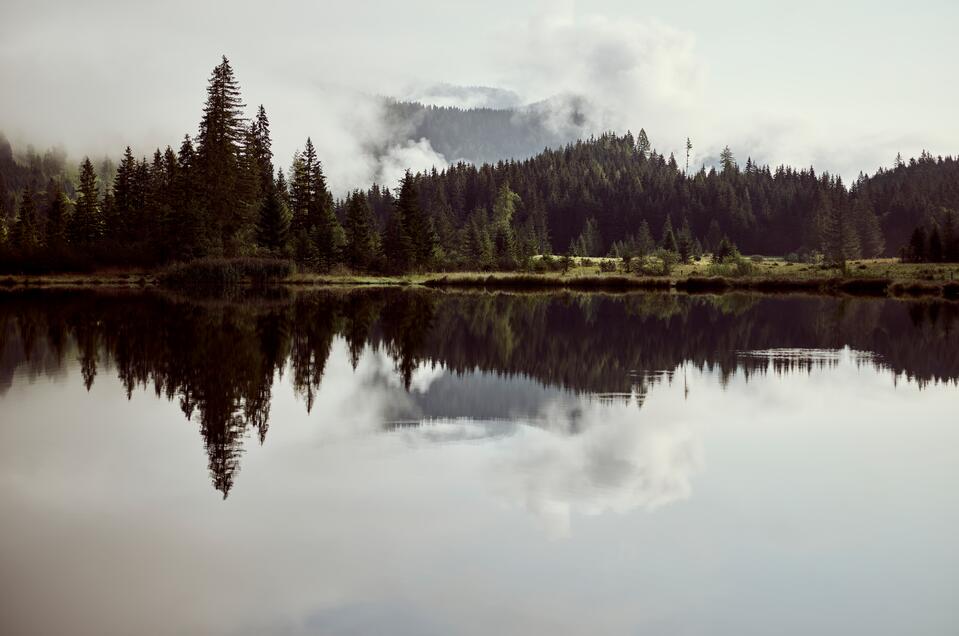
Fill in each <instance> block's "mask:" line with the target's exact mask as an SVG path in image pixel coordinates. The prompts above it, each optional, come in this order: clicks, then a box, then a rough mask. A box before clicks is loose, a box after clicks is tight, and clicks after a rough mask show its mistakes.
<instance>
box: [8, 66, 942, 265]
mask: <svg viewBox="0 0 959 636" xmlns="http://www.w3.org/2000/svg"><path fill="white" fill-rule="evenodd" d="M398 106H399V105H397V107H398ZM244 110H245V104H244V103H243V101H242V98H241V96H240V88H239V84H238V82H237V80H236V77H235V75H234V72H233V69H232V67H231V65H230V63H229V61H228V60H227V59H226V58H225V57H224V58H223V59H222V61H221V63H220V64H218V65H217V66H216V67H215V68H214V70H213V73H212V74H211V77H210V79H209V83H208V86H207V91H206V101H205V104H204V108H203V113H202V116H201V119H200V123H199V129H198V133H197V134H196V135H195V136H194V137H191V136H189V135H186V136H184V138H183V140H182V141H181V143H180V144H179V146H178V147H177V148H176V149H174V148H172V147H169V146H168V147H167V148H166V149H164V150H160V149H157V150H156V152H154V153H153V156H152V157H151V158H149V159H148V158H146V157H143V158H139V159H138V158H137V157H135V156H134V155H133V153H132V151H131V150H130V148H127V149H126V151H125V152H124V153H123V156H122V158H121V159H120V161H119V163H118V164H117V165H116V166H113V165H112V163H111V162H109V161H104V162H102V163H100V164H99V165H94V163H93V161H91V160H90V159H89V158H84V160H83V161H82V162H81V163H80V165H79V169H78V170H77V172H76V175H75V176H74V175H72V174H68V173H69V170H68V168H67V166H66V165H65V156H64V155H63V153H62V152H57V151H51V152H48V153H46V154H44V155H42V156H41V155H39V154H37V153H35V152H33V153H29V152H28V157H27V161H26V162H25V165H24V162H20V161H17V160H16V159H14V158H13V155H12V152H11V151H10V149H9V144H5V141H4V140H0V266H2V267H4V268H6V269H8V270H9V269H20V270H24V269H31V268H33V269H57V268H60V269H69V268H71V267H78V266H82V265H84V264H85V265H87V266H90V265H137V266H153V265H157V264H162V263H167V262H170V261H182V260H189V259H193V258H197V257H203V256H237V255H261V256H272V257H278V258H292V259H295V260H296V261H297V262H298V263H299V264H300V265H301V266H302V267H306V268H311V269H315V270H318V271H327V270H330V269H332V268H334V267H339V266H345V267H348V268H350V269H352V270H355V271H381V272H391V273H398V272H409V271H424V270H431V269H481V270H492V269H529V268H532V267H534V266H536V265H537V263H539V264H540V265H541V264H542V261H541V260H539V259H536V258H534V257H535V256H536V255H541V254H553V253H556V254H566V255H577V256H605V255H612V256H616V257H621V258H624V259H626V261H627V262H628V261H629V259H630V258H632V257H634V256H638V257H643V256H647V255H650V254H653V253H657V254H660V255H661V256H662V257H663V259H664V262H665V260H666V259H667V258H675V259H676V260H682V261H688V260H690V259H693V258H698V257H699V256H700V255H702V254H704V253H712V254H720V255H722V254H725V253H730V252H733V251H734V250H735V248H736V247H738V248H739V249H740V250H742V251H743V252H745V253H757V254H767V255H784V256H786V255H788V256H793V257H795V258H796V259H809V260H812V259H820V258H821V259H823V260H824V261H825V262H827V263H837V264H838V263H844V262H845V261H846V260H847V259H852V258H860V257H875V256H882V255H890V254H898V253H899V252H900V250H901V248H903V247H905V248H906V249H905V251H903V252H902V255H903V257H904V258H906V259H909V260H936V259H939V260H945V259H955V258H959V255H957V254H956V250H955V249H954V248H953V247H951V246H952V245H953V243H954V241H953V239H951V238H949V237H952V236H953V235H954V234H955V232H954V230H951V229H949V228H954V227H955V224H956V219H955V215H956V211H957V210H959V162H957V161H956V160H955V159H954V158H952V157H945V158H941V157H939V158H934V157H932V156H930V155H928V154H927V153H923V155H922V156H921V157H920V158H919V159H914V160H911V161H910V162H909V163H908V164H906V163H905V162H903V161H902V160H901V159H899V158H897V161H896V165H895V166H894V167H893V168H891V169H888V170H880V171H879V172H877V173H876V174H875V175H873V176H871V177H867V176H865V175H862V174H861V175H860V176H859V178H858V179H857V180H856V181H855V182H854V183H852V184H851V185H850V186H849V187H846V185H845V184H844V183H843V181H842V179H841V178H840V177H838V176H835V175H830V174H828V173H822V174H817V173H816V172H815V170H814V169H813V168H808V169H799V170H796V169H793V168H791V167H786V166H780V167H778V168H776V169H775V170H772V169H770V167H769V166H760V165H758V164H756V163H754V162H753V161H752V159H750V158H747V160H746V162H745V165H744V166H740V164H739V162H738V161H737V160H736V157H735V156H734V154H733V152H732V151H731V150H730V149H729V148H726V149H724V151H723V153H722V154H721V156H720V160H719V165H718V166H717V167H716V168H711V169H709V170H707V169H706V167H705V166H702V167H700V169H699V170H698V171H696V172H695V173H691V172H690V169H689V165H688V162H689V157H688V152H689V149H690V148H691V147H692V144H691V142H690V141H689V140H687V156H686V161H685V162H684V164H683V165H682V166H681V165H680V164H679V163H678V162H677V160H676V158H675V157H674V156H672V155H670V156H668V157H667V156H664V155H663V154H661V153H658V152H657V151H656V150H655V149H654V148H653V147H652V144H651V143H650V140H649V138H648V136H647V134H646V132H645V131H644V130H640V132H639V133H638V135H636V136H635V137H634V136H633V134H632V133H630V132H627V133H626V134H623V135H617V134H613V133H608V134H604V135H601V136H599V137H594V138H590V139H587V140H581V141H577V142H575V143H572V144H568V145H566V146H564V147H560V148H555V149H546V150H544V151H543V152H542V153H540V154H538V155H536V156H534V157H531V158H528V159H524V160H520V161H515V160H511V161H499V162H497V163H495V164H491V163H487V164H483V165H473V164H469V163H465V162H463V163H458V164H456V165H453V166H450V167H449V168H446V169H444V170H442V171H437V170H435V169H434V170H431V171H427V172H423V173H418V174H413V173H411V172H407V173H406V175H405V176H404V177H403V179H402V182H401V183H400V184H399V187H398V188H396V190H392V189H391V188H390V187H389V186H384V185H382V184H373V185H372V186H370V187H369V188H367V189H366V190H365V191H361V190H354V191H353V192H350V193H349V194H347V195H346V196H345V197H342V198H340V199H336V198H334V196H333V195H332V193H331V192H330V189H329V187H328V185H327V182H326V177H325V175H324V172H323V165H322V162H321V160H320V158H319V157H318V156H317V153H316V150H315V148H314V146H313V143H312V141H311V139H310V138H307V139H306V142H305V144H304V146H303V149H302V150H300V151H297V152H296V154H295V156H294V157H293V160H292V164H291V165H290V167H289V168H288V169H286V170H284V169H282V168H281V169H277V168H276V166H275V165H274V162H273V152H272V142H271V137H270V122H269V119H268V117H267V114H266V110H265V109H264V107H263V106H262V105H261V106H260V107H259V108H258V109H257V110H256V114H255V116H254V117H252V118H250V119H247V118H246V117H245V115H244ZM444 112H445V111H444ZM917 226H923V228H930V229H923V231H922V233H923V234H924V236H923V237H917V235H916V233H915V232H913V228H915V227H917ZM937 234H938V236H939V239H938V241H939V243H941V248H939V249H936V248H935V247H934V246H935V245H936V244H937V243H936V241H935V240H934V237H935V236H936V235H937ZM910 237H911V238H910ZM919 238H922V241H921V242H922V244H923V247H922V250H921V251H920V250H918V248H917V246H918V245H919ZM927 242H928V245H927ZM927 252H928V254H927Z"/></svg>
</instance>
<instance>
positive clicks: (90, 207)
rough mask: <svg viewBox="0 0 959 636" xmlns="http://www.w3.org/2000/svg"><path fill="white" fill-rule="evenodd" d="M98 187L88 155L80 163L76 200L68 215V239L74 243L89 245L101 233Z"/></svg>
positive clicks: (97, 238)
mask: <svg viewBox="0 0 959 636" xmlns="http://www.w3.org/2000/svg"><path fill="white" fill-rule="evenodd" d="M98 199H99V188H98V186H97V175H96V172H95V171H94V169H93V164H92V163H91V162H90V159H89V158H88V157H84V159H83V162H81V164H80V183H79V185H78V186H77V201H76V203H75V204H74V206H73V214H72V215H71V217H70V228H69V229H70V232H69V234H70V240H71V242H73V243H75V244H76V245H80V246H87V247H89V246H91V245H93V244H94V243H95V242H96V241H97V240H99V238H100V236H101V235H102V233H103V223H102V219H101V218H100V203H99V200H98Z"/></svg>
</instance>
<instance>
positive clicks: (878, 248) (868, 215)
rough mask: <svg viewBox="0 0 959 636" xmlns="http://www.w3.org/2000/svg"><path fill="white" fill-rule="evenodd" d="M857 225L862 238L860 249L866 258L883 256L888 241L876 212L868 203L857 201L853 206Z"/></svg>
mask: <svg viewBox="0 0 959 636" xmlns="http://www.w3.org/2000/svg"><path fill="white" fill-rule="evenodd" d="M853 216H854V217H855V219H854V221H855V225H856V229H857V232H858V234H859V237H860V243H861V245H860V249H861V252H862V255H863V256H864V257H866V258H876V257H879V256H882V253H883V251H885V249H886V240H885V238H883V235H882V228H881V227H880V225H879V219H878V217H876V213H875V211H874V210H873V209H872V206H870V205H869V203H868V202H866V201H864V200H862V199H857V200H856V202H855V204H854V206H853Z"/></svg>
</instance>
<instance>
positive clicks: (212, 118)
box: [196, 56, 251, 252]
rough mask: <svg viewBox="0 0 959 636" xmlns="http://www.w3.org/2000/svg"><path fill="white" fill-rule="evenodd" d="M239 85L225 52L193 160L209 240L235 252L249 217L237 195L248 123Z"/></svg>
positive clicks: (215, 71) (212, 79)
mask: <svg viewBox="0 0 959 636" xmlns="http://www.w3.org/2000/svg"><path fill="white" fill-rule="evenodd" d="M243 107H244V104H243V102H242V101H241V99H240V87H239V84H238V83H237V81H236V78H235V77H234V75H233V68H232V67H231V66H230V62H229V60H227V59H226V56H224V57H223V61H222V62H221V63H220V64H219V65H217V66H216V68H214V69H213V73H212V74H211V76H210V80H209V85H208V87H207V97H206V103H205V105H204V107H203V117H202V119H201V120H200V130H199V133H198V134H197V148H196V163H197V168H198V170H199V172H200V175H201V179H202V180H201V183H202V185H203V197H202V203H203V206H204V208H205V210H206V217H207V218H206V224H205V225H206V227H207V228H208V231H210V232H211V233H212V236H210V237H209V238H210V239H211V240H212V241H213V244H214V245H218V250H224V251H226V252H235V251H237V250H238V249H239V245H237V239H239V238H240V237H241V235H242V233H243V231H244V230H245V229H246V226H247V224H248V222H250V221H251V219H248V218H247V214H246V212H247V205H246V203H247V202H245V201H242V200H241V199H240V192H241V189H240V188H239V186H240V185H241V184H240V177H241V175H240V167H241V161H240V159H241V154H242V150H243V142H244V139H245V135H246V125H245V123H244V119H243Z"/></svg>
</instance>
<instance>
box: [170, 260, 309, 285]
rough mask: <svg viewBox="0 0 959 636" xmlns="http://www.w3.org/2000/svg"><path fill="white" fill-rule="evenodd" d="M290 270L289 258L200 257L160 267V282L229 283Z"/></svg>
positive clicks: (269, 278)
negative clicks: (161, 268) (164, 267)
mask: <svg viewBox="0 0 959 636" xmlns="http://www.w3.org/2000/svg"><path fill="white" fill-rule="evenodd" d="M292 273H293V263H292V261H287V260H279V259H272V258H251V257H242V258H201V259H197V260H193V261H187V262H184V263H174V264H173V265H170V266H169V267H167V268H166V269H165V270H163V271H162V272H161V273H160V274H159V276H158V279H159V281H160V283H161V284H164V285H169V286H174V287H229V286H231V285H239V284H242V283H244V282H250V283H253V284H264V283H271V282H278V281H281V280H283V279H284V278H287V277H288V276H290V275H291V274H292Z"/></svg>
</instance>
